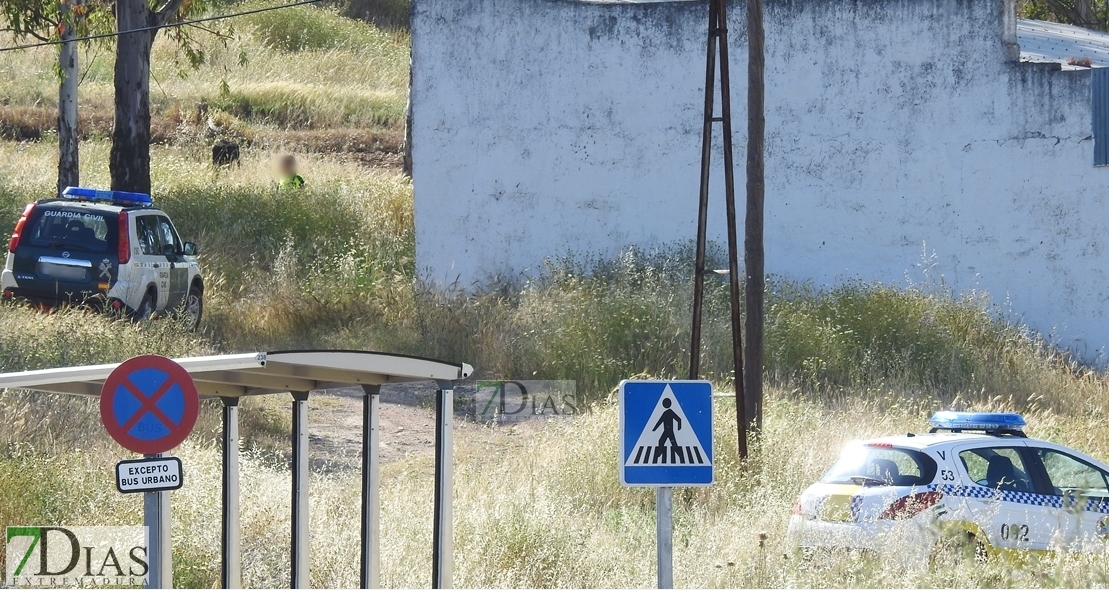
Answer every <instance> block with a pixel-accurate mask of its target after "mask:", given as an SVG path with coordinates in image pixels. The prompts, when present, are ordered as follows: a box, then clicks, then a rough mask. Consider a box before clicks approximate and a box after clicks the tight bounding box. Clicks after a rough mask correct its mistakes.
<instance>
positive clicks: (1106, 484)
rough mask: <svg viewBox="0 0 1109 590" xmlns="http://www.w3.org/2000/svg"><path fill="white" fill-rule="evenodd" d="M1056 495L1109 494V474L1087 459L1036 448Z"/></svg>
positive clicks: (1104, 495)
mask: <svg viewBox="0 0 1109 590" xmlns="http://www.w3.org/2000/svg"><path fill="white" fill-rule="evenodd" d="M1036 454H1037V455H1038V456H1039V458H1040V461H1041V462H1043V464H1044V469H1045V470H1046V471H1047V478H1048V480H1049V481H1050V483H1051V487H1052V488H1053V490H1054V493H1055V495H1056V496H1062V495H1063V494H1065V493H1067V492H1079V493H1081V494H1083V495H1090V496H1100V497H1107V496H1109V475H1107V474H1106V473H1105V472H1103V471H1101V470H1100V469H1097V468H1096V467H1094V466H1092V465H1089V464H1088V463H1086V462H1085V461H1082V460H1080V459H1077V458H1075V457H1072V456H1070V455H1067V454H1065V453H1060V452H1059V451H1054V450H1051V449H1036Z"/></svg>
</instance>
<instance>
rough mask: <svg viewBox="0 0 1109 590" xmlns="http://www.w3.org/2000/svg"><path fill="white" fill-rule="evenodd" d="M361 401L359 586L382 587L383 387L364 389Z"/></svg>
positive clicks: (364, 386) (363, 387) (376, 386)
mask: <svg viewBox="0 0 1109 590" xmlns="http://www.w3.org/2000/svg"><path fill="white" fill-rule="evenodd" d="M362 390H363V391H364V392H365V396H363V398H362V551H361V554H362V555H361V568H360V573H359V582H360V584H359V586H360V587H361V588H378V587H380V586H381V457H380V456H379V450H380V446H381V430H380V428H379V427H378V420H379V417H380V408H379V402H380V395H379V394H380V393H381V386H380V385H363V386H362Z"/></svg>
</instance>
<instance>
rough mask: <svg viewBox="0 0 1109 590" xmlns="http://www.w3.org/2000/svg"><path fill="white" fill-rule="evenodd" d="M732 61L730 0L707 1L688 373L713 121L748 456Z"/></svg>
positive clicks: (696, 363)
mask: <svg viewBox="0 0 1109 590" xmlns="http://www.w3.org/2000/svg"><path fill="white" fill-rule="evenodd" d="M718 44H719V52H720V116H719V117H715V116H714V110H715V109H714V105H713V98H714V95H715V93H716V54H717V45H718ZM729 69H730V68H729V62H728V14H727V0H709V30H708V54H707V56H706V58H705V113H704V127H703V131H702V138H701V142H702V143H701V185H700V195H699V199H698V213H697V254H696V261H695V271H694V287H693V326H692V329H691V334H692V337H691V343H690V347H689V378H690V379H697V378H699V377H700V370H701V316H702V310H703V302H704V282H705V274H706V273H707V272H709V271H706V269H705V242H706V233H707V224H708V198H709V197H708V195H709V170H710V168H711V166H712V124H713V123H716V122H719V123H722V126H723V130H722V132H723V143H724V200H725V205H726V207H727V224H728V283H729V303H730V306H731V326H732V363H733V371H734V377H733V381H734V382H735V396H736V423H737V425H738V426H737V428H738V430H739V456H740V457H741V458H744V459H746V458H747V418H746V415H745V414H746V413H745V403H744V398H745V396H744V375H743V334H742V332H741V324H742V316H741V313H740V303H739V300H740V290H739V239H738V238H737V235H736V208H735V165H734V161H733V157H732V95H731V92H732V91H731V77H730V74H729Z"/></svg>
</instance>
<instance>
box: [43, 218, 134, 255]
mask: <svg viewBox="0 0 1109 590" xmlns="http://www.w3.org/2000/svg"><path fill="white" fill-rule="evenodd" d="M36 213H37V214H38V215H37V216H36V217H37V218H32V219H31V220H30V222H31V224H32V225H31V231H30V232H28V234H27V236H28V241H29V242H30V243H31V244H32V245H34V246H37V247H40V248H61V249H65V250H73V251H75V252H107V251H108V250H111V249H113V248H114V247H115V244H114V238H115V236H116V231H115V229H116V224H117V223H118V220H117V218H116V217H115V216H114V215H107V214H105V213H103V212H100V211H89V210H86V209H82V208H79V207H72V208H69V207H51V208H44V209H40V210H38V211H36Z"/></svg>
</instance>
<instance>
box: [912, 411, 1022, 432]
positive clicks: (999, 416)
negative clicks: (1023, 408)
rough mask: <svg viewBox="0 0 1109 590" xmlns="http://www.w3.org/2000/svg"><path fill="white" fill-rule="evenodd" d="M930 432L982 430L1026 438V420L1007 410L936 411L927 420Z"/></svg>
mask: <svg viewBox="0 0 1109 590" xmlns="http://www.w3.org/2000/svg"><path fill="white" fill-rule="evenodd" d="M928 423H929V424H931V425H932V428H931V429H930V430H929V431H928V432H930V433H935V432H940V431H941V430H945V431H948V432H967V431H970V432H982V433H985V434H989V435H993V436H1014V437H1018V438H1027V435H1026V434H1024V427H1025V426H1026V424H1027V423H1026V422H1025V421H1024V417H1023V416H1021V415H1020V414H1013V413H1007V412H950V411H941V412H936V413H935V414H934V415H933V416H932V419H931V420H929V421H928Z"/></svg>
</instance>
